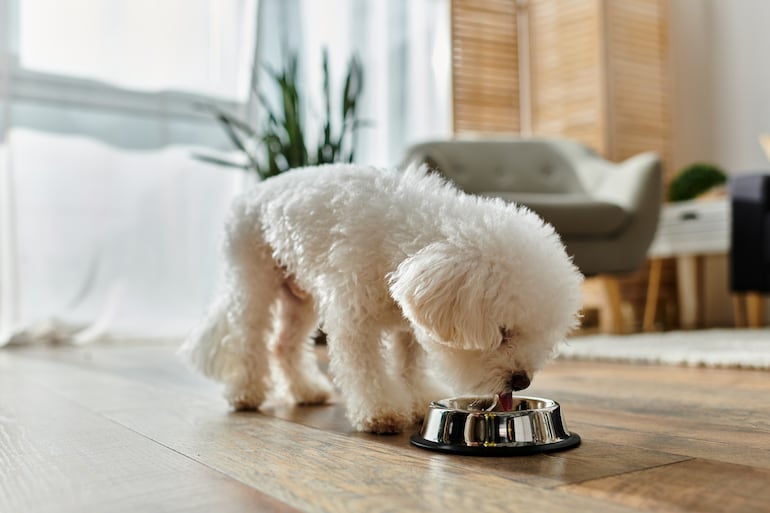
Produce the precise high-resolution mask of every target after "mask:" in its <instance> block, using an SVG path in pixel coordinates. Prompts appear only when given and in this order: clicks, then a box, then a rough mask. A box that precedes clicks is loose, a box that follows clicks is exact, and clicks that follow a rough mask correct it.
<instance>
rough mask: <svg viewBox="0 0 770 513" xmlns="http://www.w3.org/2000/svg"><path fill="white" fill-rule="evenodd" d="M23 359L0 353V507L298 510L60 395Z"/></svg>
mask: <svg viewBox="0 0 770 513" xmlns="http://www.w3.org/2000/svg"><path fill="white" fill-rule="evenodd" d="M18 361H19V359H18V358H14V356H13V354H11V353H5V354H0V490H1V491H2V493H0V511H3V512H9V513H10V512H25V513H37V512H57V513H60V512H69V511H72V512H76V511H77V512H80V511H112V512H123V511H125V512H135V511H158V512H160V511H201V512H209V511H225V510H227V511H244V512H246V511H253V510H254V509H255V508H258V509H259V510H260V511H261V510H265V511H281V512H288V511H294V510H293V509H292V508H290V507H288V506H286V505H285V504H282V503H280V502H278V501H276V500H275V499H273V498H271V497H269V496H267V495H265V494H262V493H260V492H258V491H256V490H253V489H252V488H249V487H247V486H245V485H243V484H241V483H239V482H238V481H235V480H233V479H231V478H229V477H227V476H225V475H223V474H221V473H219V472H216V471H214V470H212V469H210V468H208V467H206V466H204V465H201V464H199V463H196V462H194V461H192V460H191V459H189V458H188V457H186V456H183V455H181V454H179V453H178V452H176V451H174V450H171V449H168V448H167V447H164V446H162V445H160V444H158V443H157V442H153V441H152V440H149V439H148V438H146V437H144V436H142V435H140V434H137V433H135V432H133V431H131V430H129V429H127V428H125V427H123V426H120V425H118V424H116V423H114V422H112V421H110V420H108V419H105V418H104V417H102V416H100V415H97V414H94V413H93V412H91V411H88V410H87V409H86V408H83V407H82V406H79V405H78V404H76V403H74V402H73V401H71V400H68V399H66V398H64V397H61V396H59V395H58V394H57V392H56V389H55V388H51V387H48V386H46V385H44V384H41V383H39V382H37V381H38V379H35V378H31V377H29V376H28V375H26V374H25V372H24V370H25V369H28V368H29V367H28V366H26V365H18ZM47 367H48V370H49V371H51V372H54V373H56V372H57V370H56V366H51V365H48V366H47ZM55 381H56V379H53V380H52V382H55ZM115 399H116V398H115V397H113V401H114V400H115Z"/></svg>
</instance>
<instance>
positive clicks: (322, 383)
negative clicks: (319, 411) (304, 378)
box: [289, 376, 334, 406]
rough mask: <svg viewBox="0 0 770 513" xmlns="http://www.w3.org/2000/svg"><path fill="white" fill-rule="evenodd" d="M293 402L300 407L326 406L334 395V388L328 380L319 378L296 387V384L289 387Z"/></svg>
mask: <svg viewBox="0 0 770 513" xmlns="http://www.w3.org/2000/svg"><path fill="white" fill-rule="evenodd" d="M289 391H290V394H291V396H292V397H293V398H294V402H296V403H297V404H299V405H302V406H312V405H317V404H326V403H328V402H329V399H331V397H332V395H333V394H334V387H333V386H332V384H331V383H329V380H328V379H326V378H325V377H323V376H321V377H320V378H319V379H314V380H312V381H310V382H307V383H303V384H302V385H301V386H298V385H297V384H296V383H295V384H293V385H292V386H290V387H289Z"/></svg>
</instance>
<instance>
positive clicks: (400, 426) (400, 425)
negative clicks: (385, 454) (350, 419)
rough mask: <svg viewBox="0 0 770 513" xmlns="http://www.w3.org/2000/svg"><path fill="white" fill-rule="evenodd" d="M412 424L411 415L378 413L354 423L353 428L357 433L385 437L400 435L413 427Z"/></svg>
mask: <svg viewBox="0 0 770 513" xmlns="http://www.w3.org/2000/svg"><path fill="white" fill-rule="evenodd" d="M414 423H415V420H414V418H413V417H412V416H411V415H408V414H407V415H405V414H404V413H401V412H390V413H380V414H377V415H375V416H373V417H368V418H365V419H363V420H361V421H359V422H355V423H354V427H355V428H356V430H358V431H365V432H368V433H376V434H379V435H385V434H394V433H400V432H402V431H404V430H406V429H407V428H408V427H410V426H412V425H414Z"/></svg>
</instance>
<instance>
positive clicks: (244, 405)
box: [225, 390, 265, 411]
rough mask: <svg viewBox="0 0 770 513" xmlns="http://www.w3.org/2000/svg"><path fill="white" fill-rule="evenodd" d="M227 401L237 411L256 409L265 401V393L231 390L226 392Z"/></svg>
mask: <svg viewBox="0 0 770 513" xmlns="http://www.w3.org/2000/svg"><path fill="white" fill-rule="evenodd" d="M225 397H226V398H227V401H228V402H229V403H230V406H232V407H233V410H235V411H256V410H259V407H260V406H261V405H262V403H263V402H264V401H265V396H264V393H254V392H250V391H244V390H238V391H235V390H229V391H227V393H225Z"/></svg>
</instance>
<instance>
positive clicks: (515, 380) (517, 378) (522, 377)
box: [510, 372, 529, 392]
mask: <svg viewBox="0 0 770 513" xmlns="http://www.w3.org/2000/svg"><path fill="white" fill-rule="evenodd" d="M510 383H511V390H513V391H514V392H516V391H517V390H524V389H525V388H527V387H528V386H529V376H527V373H526V372H514V373H513V376H511V381H510Z"/></svg>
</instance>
